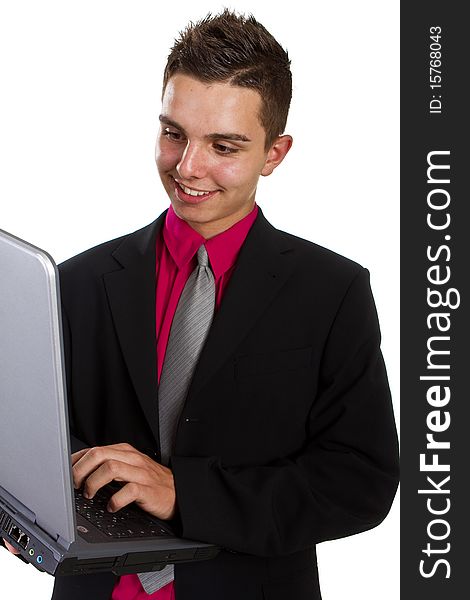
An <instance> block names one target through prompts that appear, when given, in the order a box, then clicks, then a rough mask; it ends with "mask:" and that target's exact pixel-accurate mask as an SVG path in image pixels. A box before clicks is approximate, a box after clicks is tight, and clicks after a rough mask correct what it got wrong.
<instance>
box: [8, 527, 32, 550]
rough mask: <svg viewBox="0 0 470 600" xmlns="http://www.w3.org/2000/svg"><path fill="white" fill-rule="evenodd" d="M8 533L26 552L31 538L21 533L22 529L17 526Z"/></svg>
mask: <svg viewBox="0 0 470 600" xmlns="http://www.w3.org/2000/svg"><path fill="white" fill-rule="evenodd" d="M8 533H9V534H10V536H11V537H12V538H13V539H14V540H15V542H18V544H19V545H20V546H21V547H22V548H24V549H25V550H26V548H27V546H28V543H29V537H28V536H27V535H26V533H24V532H23V531H21V529H20V528H19V527H17V526H16V525H12V526H11V528H10V531H9V532H8Z"/></svg>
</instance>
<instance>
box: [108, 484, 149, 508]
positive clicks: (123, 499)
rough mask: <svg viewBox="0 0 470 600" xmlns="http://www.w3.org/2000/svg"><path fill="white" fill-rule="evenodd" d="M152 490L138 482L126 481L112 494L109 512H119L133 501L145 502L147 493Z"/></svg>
mask: <svg viewBox="0 0 470 600" xmlns="http://www.w3.org/2000/svg"><path fill="white" fill-rule="evenodd" d="M150 491H151V490H150V489H149V488H148V486H146V485H143V484H140V483H136V482H129V483H126V485H124V486H123V487H122V488H121V489H120V490H119V491H118V492H116V493H115V494H113V495H112V496H111V498H110V499H109V502H108V506H107V509H108V510H109V512H117V511H118V510H121V508H124V507H125V506H127V505H128V504H131V503H132V502H140V503H145V498H146V495H147V494H148V493H149V492H150Z"/></svg>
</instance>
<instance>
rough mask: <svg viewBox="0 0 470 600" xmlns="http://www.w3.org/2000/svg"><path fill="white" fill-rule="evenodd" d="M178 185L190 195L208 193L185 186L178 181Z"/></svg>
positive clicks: (204, 194)
mask: <svg viewBox="0 0 470 600" xmlns="http://www.w3.org/2000/svg"><path fill="white" fill-rule="evenodd" d="M178 185H179V186H180V187H181V188H182V190H183V192H185V193H186V194H189V195H190V196H206V195H207V194H210V192H197V191H196V190H192V189H191V188H187V187H186V186H185V185H183V184H182V183H179V184H178Z"/></svg>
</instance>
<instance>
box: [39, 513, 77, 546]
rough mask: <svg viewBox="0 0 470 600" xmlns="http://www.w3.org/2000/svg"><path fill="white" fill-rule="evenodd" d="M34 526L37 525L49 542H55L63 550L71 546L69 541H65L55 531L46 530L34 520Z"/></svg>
mask: <svg viewBox="0 0 470 600" xmlns="http://www.w3.org/2000/svg"><path fill="white" fill-rule="evenodd" d="M34 523H35V525H37V526H38V527H39V529H40V530H41V531H43V532H44V533H45V534H46V535H47V536H48V537H49V538H50V539H51V540H54V542H56V543H57V544H59V545H60V546H62V547H63V548H68V547H69V546H70V544H71V542H70V541H67V540H65V539H64V538H63V537H62V536H61V535H60V534H59V533H56V532H55V531H53V532H51V531H50V530H48V529H47V528H46V526H45V525H44V524H43V523H41V522H40V521H39V520H38V519H36V521H35V522H34Z"/></svg>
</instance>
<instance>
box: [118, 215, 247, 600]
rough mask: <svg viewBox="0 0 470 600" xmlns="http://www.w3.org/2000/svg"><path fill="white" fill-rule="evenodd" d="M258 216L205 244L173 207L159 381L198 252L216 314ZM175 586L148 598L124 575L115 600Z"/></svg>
mask: <svg viewBox="0 0 470 600" xmlns="http://www.w3.org/2000/svg"><path fill="white" fill-rule="evenodd" d="M257 214H258V207H257V205H256V204H255V206H254V208H253V210H252V211H251V212H250V213H249V214H248V215H247V216H246V217H244V218H243V219H241V220H240V221H238V222H237V223H235V225H232V227H230V229H227V230H226V231H223V232H222V233H219V234H218V235H216V236H214V237H213V238H210V239H208V240H205V239H204V238H203V237H202V236H201V235H200V234H199V233H197V231H195V230H194V229H192V227H190V226H189V225H188V224H187V223H186V222H185V221H183V220H182V219H180V218H179V217H177V216H176V214H175V212H174V210H173V208H172V207H171V206H170V208H169V210H168V213H167V216H166V219H165V224H164V226H163V230H162V231H163V236H158V237H157V246H156V289H157V291H158V293H157V294H156V336H157V373H158V381H160V375H161V372H162V368H163V360H164V358H165V351H166V346H167V343H168V336H169V335H170V328H171V323H172V321H173V316H174V314H175V311H176V307H177V305H178V301H179V298H180V295H181V292H182V291H183V288H184V286H185V284H186V281H187V280H188V277H189V276H190V274H191V273H192V271H193V270H194V269H195V267H196V265H197V259H196V252H197V250H198V248H199V246H200V245H201V244H204V243H205V246H206V250H207V254H208V256H209V262H210V266H211V268H212V272H213V273H214V279H215V294H216V295H215V310H218V308H219V306H220V303H221V301H222V297H223V294H224V292H225V289H226V287H227V284H228V282H229V280H230V277H231V275H232V273H233V270H234V268H235V263H236V260H237V257H238V253H239V252H240V249H241V247H242V245H243V242H244V241H245V238H246V236H247V234H248V232H249V230H250V228H251V226H252V225H253V223H254V221H255V219H256V216H257ZM174 598H175V592H174V586H173V582H172V583H169V584H168V585H166V586H165V587H163V588H162V589H160V590H158V591H157V592H155V593H153V594H150V595H149V594H146V593H145V591H144V589H143V587H142V585H141V583H140V580H139V578H138V577H137V575H123V576H121V577H120V578H119V579H118V581H117V583H116V585H115V586H114V589H113V593H112V595H111V600H174Z"/></svg>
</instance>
